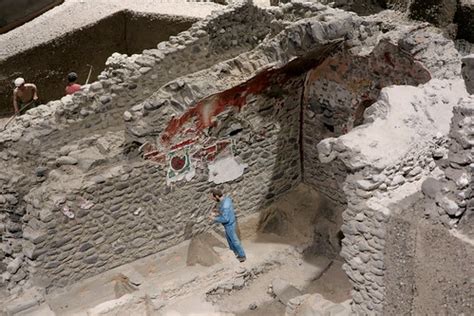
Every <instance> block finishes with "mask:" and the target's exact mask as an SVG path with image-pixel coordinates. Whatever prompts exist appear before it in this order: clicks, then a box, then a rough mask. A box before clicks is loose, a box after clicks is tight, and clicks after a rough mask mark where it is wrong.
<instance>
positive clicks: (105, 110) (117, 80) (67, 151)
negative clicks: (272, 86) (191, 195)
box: [0, 4, 272, 289]
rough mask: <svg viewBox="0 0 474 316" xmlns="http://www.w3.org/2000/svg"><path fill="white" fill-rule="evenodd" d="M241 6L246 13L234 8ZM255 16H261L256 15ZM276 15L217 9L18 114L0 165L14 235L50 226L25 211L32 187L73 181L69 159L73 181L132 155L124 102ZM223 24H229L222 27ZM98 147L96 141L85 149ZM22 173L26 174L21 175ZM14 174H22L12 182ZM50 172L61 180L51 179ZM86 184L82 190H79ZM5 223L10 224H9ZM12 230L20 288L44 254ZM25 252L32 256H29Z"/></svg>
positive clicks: (203, 63)
mask: <svg viewBox="0 0 474 316" xmlns="http://www.w3.org/2000/svg"><path fill="white" fill-rule="evenodd" d="M234 11H236V12H241V14H234V13H235V12H234ZM256 15H258V16H259V17H261V18H262V19H255V18H253V17H254V16H256ZM230 16H232V18H229V17H230ZM271 16H272V15H271V14H269V13H266V12H265V11H262V10H261V9H258V8H256V7H253V6H250V5H248V4H241V5H238V6H235V7H231V8H229V9H227V10H226V11H223V12H219V13H215V14H214V15H213V16H211V17H209V18H208V19H207V20H204V21H201V22H199V23H196V24H195V25H194V26H193V27H191V28H190V30H189V31H186V32H183V33H180V34H179V35H178V36H176V37H171V38H170V40H169V41H167V42H161V43H159V44H158V49H152V50H145V51H144V52H143V54H141V55H132V56H130V57H126V56H123V55H120V54H115V55H113V56H112V57H111V58H110V59H109V60H108V62H107V69H106V70H105V71H104V72H102V74H101V75H100V76H99V81H97V82H94V83H93V84H91V85H90V86H88V87H85V88H84V89H83V91H81V92H79V93H76V94H75V95H73V96H68V97H64V98H63V99H61V100H60V101H52V102H49V103H48V104H46V105H42V106H40V107H38V108H36V109H34V110H31V111H29V112H28V113H27V114H25V115H23V116H21V117H19V118H17V120H16V121H15V122H13V123H12V124H11V125H10V126H9V127H8V129H7V130H6V131H4V132H2V133H1V135H0V139H1V140H0V143H1V144H0V147H1V148H2V151H1V156H0V158H1V159H0V164H1V165H2V168H3V169H4V170H8V171H6V174H5V181H6V184H8V185H6V184H5V185H3V186H2V191H1V194H2V199H1V200H0V202H1V204H0V209H1V210H2V216H6V217H11V218H12V220H13V222H15V223H16V224H18V225H20V224H21V227H22V229H21V231H18V230H16V231H15V229H16V228H12V229H13V230H14V233H15V235H14V236H13V235H12V236H13V237H14V238H22V237H21V236H22V234H23V231H24V230H23V229H25V230H26V231H28V232H29V233H32V232H33V233H35V232H36V231H37V232H38V234H39V235H41V234H42V233H41V232H42V231H43V229H44V228H45V226H44V225H43V224H44V223H43V224H41V225H40V224H39V223H42V222H41V221H40V220H38V216H37V215H36V217H35V216H33V217H31V216H30V215H27V216H26V217H21V216H23V214H24V212H25V210H26V209H27V208H29V211H31V212H32V213H33V214H36V213H35V212H34V209H35V208H37V207H38V204H35V203H36V202H38V199H33V200H28V201H27V200H26V199H27V198H26V199H25V196H26V195H27V194H28V191H30V190H31V191H32V192H36V191H35V190H37V189H41V188H43V187H47V186H49V185H51V187H52V188H54V187H55V185H56V184H58V183H61V182H62V181H66V180H65V179H66V178H69V179H70V178H71V177H68V176H71V174H69V175H68V174H67V173H66V174H63V171H64V170H63V169H67V166H71V165H75V164H77V166H78V168H77V170H76V172H73V175H74V178H73V179H71V183H70V185H72V186H77V185H78V183H81V181H82V179H83V177H84V176H85V173H87V172H90V171H91V170H92V169H93V168H96V167H100V168H101V169H102V168H103V169H104V170H106V169H107V168H110V167H112V166H114V165H115V163H117V162H118V161H120V160H123V159H124V157H125V156H123V154H122V150H121V149H118V148H120V146H121V145H122V144H123V119H122V117H123V112H124V110H125V109H129V108H131V107H132V106H133V105H136V104H138V103H140V102H141V101H143V100H144V99H146V98H147V97H148V96H149V95H151V93H153V92H154V91H155V90H156V89H158V88H159V87H160V86H161V85H163V84H164V83H166V82H167V81H169V80H172V79H174V78H176V76H180V75H183V74H186V73H189V72H192V71H197V70H200V69H204V68H207V67H209V66H210V65H213V64H215V63H217V62H219V61H221V60H223V59H226V58H232V57H233V56H235V54H239V53H240V51H242V50H248V49H249V47H251V46H252V45H256V44H257V43H258V41H260V40H261V39H262V38H263V36H265V32H267V31H269V28H268V26H267V25H268V22H269V21H268V20H266V19H269V18H271ZM239 19H240V20H239ZM242 19H243V20H242ZM246 19H249V20H248V21H247V20H246ZM216 21H218V22H217V23H216ZM242 21H247V22H248V23H247V24H251V23H256V24H255V27H254V30H255V33H251V32H248V31H247V30H243V29H242V27H241V22H242ZM259 23H260V24H259ZM218 25H221V26H222V27H221V28H218V27H217V26H218ZM234 26H235V28H234ZM229 37H234V38H236V41H237V43H236V42H235V41H234V42H233V43H234V45H233V46H232V47H226V50H225V52H224V48H223V46H222V45H220V44H219V43H224V40H225V41H226V43H227V40H229ZM191 56H194V57H191ZM179 63H186V64H187V67H176V65H177V64H179ZM148 66H149V67H148ZM108 133H112V136H110V137H109V136H107V134H108ZM120 135H122V136H120ZM111 137H112V138H111ZM111 140H113V141H111ZM92 147H96V148H95V149H93V150H91V151H87V150H85V149H87V148H92ZM125 152H126V150H125ZM68 155H71V156H70V157H69V156H68ZM265 155H266V154H265ZM78 160H79V163H78ZM15 174H19V176H18V177H16V176H14V175H15ZM9 178H11V179H14V180H15V181H14V182H12V180H10V181H9ZM18 179H21V181H19V180H18ZM48 179H50V180H51V179H55V180H54V181H52V182H48ZM163 181H165V179H163ZM66 187H67V186H65V187H64V188H66ZM79 187H80V186H79ZM79 187H76V188H75V189H76V190H78V189H79ZM12 194H13V195H14V196H15V198H16V200H14V201H15V203H14V205H12V204H8V203H7V198H8V199H9V197H10V195H12ZM33 195H34V194H33ZM32 201H34V202H32ZM32 204H33V205H34V208H32V206H31V205H32ZM41 209H42V208H41ZM7 213H8V214H14V213H19V214H20V216H19V217H17V216H16V215H14V216H10V215H8V214H7ZM30 219H32V222H31V223H30ZM48 220H49V219H48ZM16 224H15V225H16ZM49 224H50V225H52V224H51V223H49ZM53 224H54V222H53ZM18 225H16V226H18ZM13 226H14V225H12V227H13ZM18 227H19V226H18ZM27 227H28V228H27ZM3 228H5V229H7V227H6V226H3ZM12 236H10V235H9V233H8V232H6V231H5V232H4V231H3V230H2V249H4V248H5V249H7V250H5V251H4V252H2V254H1V257H2V262H3V263H2V265H1V266H0V268H1V269H2V270H1V271H2V272H4V270H5V268H6V266H8V265H9V264H11V262H12V261H15V260H16V261H15V262H17V261H19V263H20V268H19V269H18V270H16V274H18V275H19V276H22V277H21V280H20V277H19V276H15V275H16V274H15V275H12V274H11V273H10V274H8V273H7V274H5V275H3V281H2V282H3V283H5V282H7V283H8V284H9V289H13V288H15V285H16V284H18V283H19V285H24V284H25V281H26V280H27V278H28V275H27V274H26V273H25V274H23V272H25V271H26V272H28V271H29V270H30V269H31V270H35V269H36V266H37V265H38V261H34V260H31V259H29V257H28V256H30V257H35V256H36V255H37V253H34V254H33V253H32V250H31V249H36V248H34V247H33V244H32V243H31V242H29V241H26V240H25V241H24V242H25V247H22V246H21V245H22V243H23V241H22V239H16V240H14V238H13V237H12ZM25 238H32V239H33V240H34V241H35V242H44V240H43V239H41V238H40V239H36V237H31V234H30V236H29V237H26V236H25ZM11 243H14V244H15V248H14V251H10V250H9V249H11V247H10V246H9V245H10V244H11ZM22 248H23V249H22ZM25 253H28V255H27V256H25V255H24V254H25ZM4 254H5V256H4ZM18 258H20V259H18ZM35 258H36V257H35ZM129 260H132V259H129ZM104 269H105V268H104ZM18 271H22V272H21V273H20V272H18ZM16 289H18V287H16Z"/></svg>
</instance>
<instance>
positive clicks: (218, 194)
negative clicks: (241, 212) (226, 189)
mask: <svg viewBox="0 0 474 316" xmlns="http://www.w3.org/2000/svg"><path fill="white" fill-rule="evenodd" d="M211 193H212V195H214V196H215V197H219V198H220V197H221V196H223V195H224V194H223V193H222V191H221V190H219V189H212V190H211Z"/></svg>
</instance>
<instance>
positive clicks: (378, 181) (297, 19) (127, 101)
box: [0, 3, 474, 315]
mask: <svg viewBox="0 0 474 316" xmlns="http://www.w3.org/2000/svg"><path fill="white" fill-rule="evenodd" d="M470 61H471V59H468V60H466V62H465V64H466V65H468V64H469V65H470V63H469V62H470ZM466 67H467V66H466ZM471 76H472V74H471ZM473 101H474V99H473V96H472V95H471V96H470V95H469V94H468V93H467V91H466V87H465V84H464V81H463V80H462V78H461V56H459V54H458V52H457V51H456V50H455V48H454V44H453V42H451V41H450V40H448V39H446V38H445V37H443V36H442V35H440V34H438V33H436V32H435V31H433V29H432V28H431V27H430V26H428V25H426V24H419V23H415V22H403V23H400V21H397V23H394V22H392V21H391V20H390V18H387V17H383V16H376V15H375V16H371V17H366V18H361V17H358V16H357V15H355V14H353V13H348V12H345V11H341V10H337V9H332V8H329V7H326V6H324V5H321V4H318V3H289V4H285V5H283V6H281V7H277V8H272V9H261V8H258V7H255V6H253V5H251V4H247V3H245V4H239V5H235V6H230V7H228V8H226V9H224V10H222V11H220V12H217V13H214V14H213V15H211V16H210V17H208V18H206V19H205V20H202V21H199V22H196V23H195V24H193V26H192V27H191V28H190V29H189V30H187V31H184V32H181V33H180V34H178V35H177V36H172V37H170V39H169V41H166V42H161V43H159V44H158V45H157V48H155V49H148V50H145V51H143V53H142V54H140V55H133V56H131V57H128V56H126V55H120V54H114V55H112V56H111V57H110V58H109V59H108V61H107V63H106V69H105V70H104V71H103V72H102V73H101V74H100V76H99V78H98V81H96V82H94V83H92V84H91V85H90V86H88V87H86V88H85V89H83V90H82V91H80V92H78V93H76V94H74V95H73V96H67V97H64V98H62V99H61V100H58V101H52V102H49V103H48V104H46V105H42V106H40V107H38V108H36V109H34V110H31V111H29V112H28V113H27V114H26V115H24V116H21V117H19V118H18V119H17V120H16V122H15V123H14V124H12V125H11V126H9V127H8V129H7V130H6V131H4V132H2V133H1V134H0V146H1V152H0V158H1V159H0V167H1V168H2V170H4V172H2V174H1V178H0V183H1V195H0V211H1V213H0V217H1V220H2V223H3V225H2V227H1V228H2V229H1V231H2V248H1V250H0V259H1V263H0V273H2V283H1V285H2V286H4V287H6V288H7V289H8V290H9V291H12V292H15V291H18V290H19V289H20V288H22V287H28V286H38V287H43V288H48V289H54V288H57V287H63V286H65V285H68V284H71V283H74V282H77V281H78V280H82V279H84V278H87V277H90V276H93V275H96V274H98V273H101V272H103V271H106V270H109V269H111V268H113V267H116V266H118V265H121V264H124V263H127V262H130V261H133V260H135V259H137V258H141V257H144V256H147V255H149V254H152V253H156V252H158V251H161V250H164V249H166V248H169V247H170V246H172V245H175V244H177V243H179V242H181V241H183V240H185V239H189V238H191V237H192V236H194V235H196V234H199V233H201V232H204V231H206V230H208V229H209V223H208V222H207V221H206V216H207V211H208V210H207V208H208V206H207V205H208V204H206V203H207V202H206V200H207V192H208V191H209V189H210V188H212V187H214V186H215V185H216V184H219V185H221V186H222V187H223V188H224V190H225V191H227V192H231V193H232V195H233V197H234V198H235V201H236V206H237V209H238V210H239V211H240V215H241V216H245V215H248V214H251V213H254V212H257V211H258V210H259V209H260V208H261V207H262V206H265V205H268V204H269V203H271V202H272V201H274V200H275V199H277V198H278V197H279V196H281V195H282V194H283V193H285V192H287V191H288V190H290V189H292V188H294V187H295V186H296V185H297V184H299V183H301V182H304V183H306V184H307V185H310V186H312V187H313V188H314V189H316V190H318V191H319V192H320V193H321V194H322V195H323V196H325V197H326V199H327V211H326V213H325V214H326V217H325V218H321V219H320V223H323V222H328V223H332V224H331V225H332V226H331V225H321V227H322V226H324V227H332V229H325V230H322V229H321V227H320V226H319V224H317V225H316V227H314V229H315V240H314V249H315V250H314V251H320V252H322V253H325V254H327V255H329V256H334V257H336V256H339V255H340V256H342V258H344V260H345V262H346V263H345V265H344V269H345V271H346V273H347V275H348V276H349V278H350V280H351V283H352V284H353V291H352V299H353V302H352V309H353V311H354V312H355V313H358V314H361V315H363V314H405V313H415V314H434V313H436V312H438V311H443V312H445V313H447V314H460V313H465V314H466V315H467V314H469V311H471V312H472V310H473V308H474V297H473V294H472V293H474V288H473V286H474V285H473V283H472V280H471V279H472V277H473V271H472V266H473V264H474V251H473V246H472V240H473V238H474V235H473V233H474V230H473V229H472V227H474V226H473V220H472V219H473V204H472V203H473V198H472V197H473V195H472V190H471V188H472V167H473V164H472V145H473V138H472V137H473V133H474V121H473V104H474V102H473ZM229 173H230V175H229ZM341 239H342V241H341ZM437 277H440V278H445V279H444V280H443V281H442V282H441V281H439V280H438V278H437Z"/></svg>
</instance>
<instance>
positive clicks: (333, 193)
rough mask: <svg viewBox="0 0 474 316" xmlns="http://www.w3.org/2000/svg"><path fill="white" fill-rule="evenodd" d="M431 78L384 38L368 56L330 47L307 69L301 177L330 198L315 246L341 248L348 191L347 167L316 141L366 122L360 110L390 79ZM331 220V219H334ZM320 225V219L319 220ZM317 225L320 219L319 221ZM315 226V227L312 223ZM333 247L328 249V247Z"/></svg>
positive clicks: (408, 81) (421, 80)
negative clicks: (327, 156) (324, 156)
mask: <svg viewBox="0 0 474 316" xmlns="http://www.w3.org/2000/svg"><path fill="white" fill-rule="evenodd" d="M429 79H430V75H429V73H428V71H427V70H426V69H425V68H424V67H422V66H421V65H420V64H419V63H416V62H414V60H413V59H412V58H411V57H409V56H408V55H407V54H406V53H404V52H402V51H401V50H400V49H399V48H398V47H397V46H395V45H393V44H391V43H389V42H385V41H382V42H381V43H379V44H378V45H377V47H376V48H375V49H374V50H373V52H372V53H371V54H370V55H369V56H364V57H361V56H357V55H354V54H352V53H351V52H349V51H347V50H341V51H339V52H337V53H334V54H333V55H332V56H331V57H329V58H328V59H326V60H325V61H324V62H323V64H322V65H320V66H319V67H317V68H315V69H313V70H311V71H309V73H308V75H307V78H306V83H305V100H304V105H303V106H304V109H305V111H304V124H303V133H304V142H303V144H302V153H303V163H304V165H303V166H304V169H303V170H304V173H303V179H304V182H305V183H307V184H309V185H311V186H313V187H314V188H315V189H317V190H318V191H319V192H321V193H322V194H323V195H324V196H325V197H326V198H327V199H328V200H329V201H328V204H327V207H328V208H329V210H328V214H330V215H329V218H328V219H327V221H328V223H324V224H325V225H324V226H327V227H329V228H328V231H327V233H326V236H320V237H318V236H317V238H318V240H316V241H315V242H316V244H319V245H320V246H318V247H317V248H318V249H325V248H327V246H326V247H324V245H325V244H326V245H330V247H329V249H327V251H328V252H329V253H330V254H332V255H336V254H338V253H339V252H340V238H341V236H340V235H338V231H339V227H341V225H342V216H341V214H342V211H343V210H344V209H345V207H346V195H345V193H344V192H343V191H342V186H343V184H344V181H345V178H346V176H347V174H348V169H347V168H346V167H345V166H344V165H343V164H341V163H339V162H335V163H333V164H325V163H324V161H323V162H320V160H319V151H318V148H317V144H318V143H320V142H321V141H322V140H323V139H325V138H330V137H337V136H340V135H343V134H346V133H347V132H349V131H351V130H352V129H353V128H355V127H357V126H359V125H361V124H362V123H363V122H364V112H365V110H366V109H367V108H368V107H370V106H371V105H372V104H373V103H374V102H375V100H377V99H378V97H379V93H380V90H381V89H382V88H383V87H386V86H389V85H392V84H403V85H416V84H419V83H424V82H427V81H428V80H429ZM330 223H333V224H332V225H331V224H330ZM317 226H319V225H317ZM321 226H323V225H322V222H321ZM315 229H316V230H317V231H320V230H318V227H315ZM331 248H332V249H331Z"/></svg>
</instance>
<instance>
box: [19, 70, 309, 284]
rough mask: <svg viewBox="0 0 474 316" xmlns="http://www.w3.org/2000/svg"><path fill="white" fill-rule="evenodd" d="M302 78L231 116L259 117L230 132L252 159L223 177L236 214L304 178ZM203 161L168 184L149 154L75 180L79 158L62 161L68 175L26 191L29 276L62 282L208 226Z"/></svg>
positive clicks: (238, 152) (239, 152)
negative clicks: (240, 171)
mask: <svg viewBox="0 0 474 316" xmlns="http://www.w3.org/2000/svg"><path fill="white" fill-rule="evenodd" d="M301 81H302V78H301V77H300V78H295V79H294V81H291V82H288V83H287V85H286V86H284V89H285V91H289V94H285V95H282V96H280V97H278V98H265V97H259V98H255V99H254V100H252V102H251V103H250V104H247V105H245V108H244V110H243V111H242V112H241V113H240V115H239V117H240V119H238V120H237V121H235V122H232V121H233V118H229V119H230V120H231V125H232V124H233V123H236V122H238V121H244V122H245V121H247V122H254V121H255V120H258V121H260V122H261V121H264V122H265V123H263V122H262V123H260V124H259V125H258V130H256V131H253V130H248V129H244V130H243V131H240V132H239V133H238V134H236V135H235V136H230V139H232V141H233V142H234V145H233V155H235V157H240V159H241V160H242V163H245V164H247V165H248V167H247V169H246V170H245V173H244V175H243V176H242V177H241V178H238V179H237V180H236V181H232V182H229V183H227V184H225V185H223V187H224V189H225V191H226V192H228V193H230V194H231V195H232V197H233V198H234V200H235V204H236V208H237V210H238V215H239V216H242V215H247V214H251V213H253V212H255V211H257V210H258V209H259V208H260V207H262V206H263V205H266V204H267V203H269V202H271V201H273V200H274V199H275V198H276V197H278V196H279V195H280V194H282V193H284V192H286V191H287V190H289V189H290V188H292V187H294V186H295V185H297V184H298V183H299V182H300V166H299V158H298V157H299V149H298V146H297V143H298V135H299V128H298V126H299V117H300V114H299V113H300V107H299V100H300V94H301ZM276 104H279V106H275V105H276ZM263 135H264V136H263ZM226 139H229V136H227V138H226ZM207 163H210V161H209V162H207ZM206 167H207V166H206V165H205V164H204V165H202V166H200V165H198V166H197V167H196V170H195V175H194V176H193V177H192V179H191V180H190V181H187V182H186V181H184V180H183V181H184V182H178V183H176V185H172V186H167V185H166V177H167V172H168V168H167V167H166V166H163V165H159V164H156V163H155V162H152V161H146V162H140V161H136V160H132V161H129V162H126V161H124V162H123V163H121V164H116V165H115V166H114V167H113V168H112V169H107V170H106V171H105V170H103V171H102V172H101V171H99V170H97V169H95V170H94V172H93V173H92V174H90V175H89V176H85V177H84V178H83V179H82V181H80V182H78V181H76V180H75V179H76V176H80V173H79V172H78V171H77V167H76V166H63V167H62V168H61V171H62V172H64V173H69V174H72V175H73V176H70V178H71V179H70V181H68V184H63V185H61V186H59V187H58V186H56V187H55V186H54V185H53V184H52V183H48V182H49V181H52V182H54V181H56V179H54V177H53V176H51V175H50V179H48V180H47V182H45V183H43V185H42V186H41V187H39V188H38V189H35V190H32V191H31V192H30V193H29V194H28V195H27V196H26V197H25V200H26V201H27V202H28V208H27V216H29V220H28V221H27V224H26V225H25V226H24V228H23V230H24V231H25V232H29V233H28V234H27V235H26V236H24V238H25V239H26V240H25V241H24V243H23V251H24V252H25V256H26V258H27V259H26V260H31V262H30V273H31V274H32V275H34V276H35V277H34V280H35V281H34V282H36V284H40V285H42V286H54V287H61V286H64V285H66V284H70V283H73V282H75V281H77V280H80V279H83V278H85V277H90V276H92V275H95V274H97V273H100V272H103V271H107V270H109V269H111V268H113V267H114V266H118V265H121V264H124V263H127V262H130V261H132V260H135V259H138V258H141V257H144V256H146V255H149V254H152V253H156V252H158V251H160V250H163V249H166V248H169V247H170V246H172V245H175V244H177V243H179V242H181V241H183V240H185V239H189V238H191V237H192V236H193V235H195V234H198V233H200V232H203V231H204V230H206V229H209V221H208V218H207V216H208V214H209V209H210V207H211V206H212V203H211V202H210V201H209V197H208V193H209V190H210V188H212V187H214V186H215V184H213V183H211V182H209V181H208V174H209V171H208V170H207V168H206ZM92 175H94V176H93V177H91V176H92ZM66 178H67V176H65V175H62V176H61V179H62V180H63V181H64V180H65V179H66ZM256 179H258V181H256ZM74 184H75V185H74ZM65 207H67V208H68V209H70V210H71V211H72V212H74V214H75V218H74V219H68V218H67V217H66V216H64V215H63V214H62V213H61V210H64V208H65ZM46 281H47V283H45V282H46Z"/></svg>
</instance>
